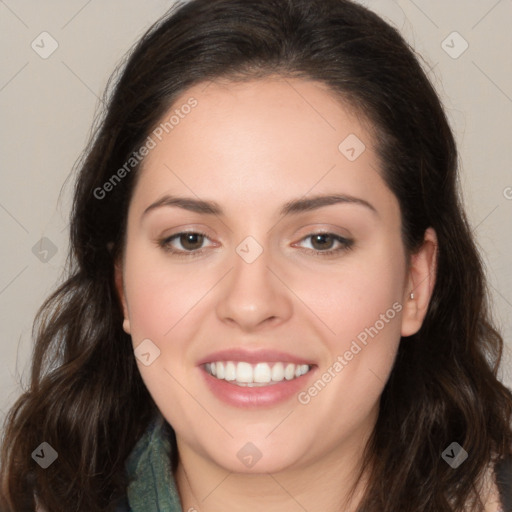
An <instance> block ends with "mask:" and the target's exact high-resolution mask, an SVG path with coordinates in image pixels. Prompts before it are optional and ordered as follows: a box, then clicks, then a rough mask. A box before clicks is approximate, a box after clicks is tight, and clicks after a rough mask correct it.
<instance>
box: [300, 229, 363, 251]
mask: <svg viewBox="0 0 512 512" xmlns="http://www.w3.org/2000/svg"><path fill="white" fill-rule="evenodd" d="M308 239H311V243H310V245H311V248H307V249H308V251H307V252H313V253H314V254H318V255H321V256H329V255H333V254H338V253H341V252H343V251H346V250H348V249H350V248H351V247H352V246H353V244H354V241H353V240H350V239H348V238H344V237H342V236H340V235H336V234H335V233H311V234H309V235H307V236H306V237H304V238H303V239H302V240H301V241H304V240H308ZM333 247H335V248H333Z"/></svg>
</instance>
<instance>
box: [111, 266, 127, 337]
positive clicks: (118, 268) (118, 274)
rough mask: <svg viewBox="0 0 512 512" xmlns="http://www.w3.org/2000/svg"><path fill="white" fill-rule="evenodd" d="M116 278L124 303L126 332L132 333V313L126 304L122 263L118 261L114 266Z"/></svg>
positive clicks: (124, 328) (120, 296)
mask: <svg viewBox="0 0 512 512" xmlns="http://www.w3.org/2000/svg"><path fill="white" fill-rule="evenodd" d="M114 280H115V286H116V291H117V296H118V297H119V301H120V302H121V304H122V307H123V315H124V320H123V330H124V332H126V334H131V329H130V315H129V314H128V306H127V304H126V297H125V293H124V287H123V270H122V268H121V263H120V262H119V261H117V262H116V263H115V267H114Z"/></svg>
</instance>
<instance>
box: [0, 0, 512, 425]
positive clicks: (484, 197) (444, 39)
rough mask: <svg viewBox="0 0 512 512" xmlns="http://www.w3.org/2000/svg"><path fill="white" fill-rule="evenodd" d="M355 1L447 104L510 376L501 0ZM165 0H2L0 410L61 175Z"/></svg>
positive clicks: (63, 226)
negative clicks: (415, 55)
mask: <svg viewBox="0 0 512 512" xmlns="http://www.w3.org/2000/svg"><path fill="white" fill-rule="evenodd" d="M361 3H363V4H364V5H366V6H368V7H369V8H371V9H373V10H375V11H376V12H377V13H378V14H380V15H382V16H383V17H385V18H386V19H387V20H388V21H390V22H391V23H393V24H394V25H395V26H396V27H397V28H398V29H399V30H400V31H401V32H402V33H403V35H404V36H405V38H406V39H407V40H408V42H409V43H410V44H411V45H412V46H413V47H414V48H415V49H416V50H417V51H418V52H419V53H420V54H421V56H422V57H423V60H422V65H423V67H424V69H425V70H426V71H427V72H428V76H429V77H430V79H431V80H432V82H433V84H434V86H435V87H436V89H437V90H438V92H439V94H440V96H441V99H442V101H443V104H444V106H445V109H446V112H447V115H448V117H449V120H450V123H451V126H452V128H453V130H454V132H455V135H456V138H457V141H458V147H459V152H460V174H461V183H462V186H463V194H464V201H465V204H466V208H467V213H468V217H469V220H470V222H471V225H472V228H473V230H474V234H475V237H476V240H477V242H478V244H479V246H480V248H481V251H482V257H483V259H484V262H485V265H486V271H487V275H488V279H489V286H490V290H491V292H492V295H491V299H492V305H493V312H494V317H495V320H496V323H497V325H498V326H499V327H500V329H501V331H502V334H503V336H504V338H505V341H506V351H505V356H504V361H503V366H502V373H501V379H502V380H503V381H504V382H505V383H506V385H508V386H509V387H512V357H511V352H512V322H511V318H512V270H511V253H512V229H511V228H512V220H511V219H512V143H511V140H512V139H511V136H512V69H511V68H512V61H511V57H510V56H511V55H512V31H511V30H510V20H511V19H512V1H511V0H396V1H395V0H361ZM171 5H172V2H170V1H162V0H146V1H144V2H142V1H139V2H137V1H135V0H102V1H100V0H88V1H87V0H59V1H57V0H46V1H45V2H37V1H35V0H32V1H30V0H0V37H1V49H2V50H1V55H2V57H1V66H0V119H1V147H0V163H1V171H0V172H1V186H0V229H1V234H2V237H1V246H0V247H1V249H0V250H1V266H0V311H1V313H0V314H1V317H0V333H1V335H0V350H1V359H0V360H1V373H0V420H3V417H4V415H5V413H6V412H7V410H8V408H9V407H10V406H11V405H12V403H13V402H14V400H15V399H16V398H17V397H18V396H19V394H20V392H21V389H22V387H21V386H22V384H26V383H27V382H28V376H29V369H30V366H29V365H30V357H31V350H32V339H31V328H32V322H33V320H34V315H35V313H36V310H37V308H38V307H39V306H40V304H41V303H42V302H43V300H44V299H45V298H46V297H47V295H48V294H49V293H50V292H51V291H52V290H53V289H54V287H55V285H56V284H57V282H58V280H59V279H60V277H61V272H62V269H63V266H64V262H65V260H66V255H67V249H68V231H67V230H68V216H69V207H70V201H71V192H72V189H73V179H72V178H73V176H72V175H71V178H70V179H69V180H68V181H67V183H66V185H65V186H64V183H65V180H66V178H68V176H69V175H70V173H72V168H73V164H74V163H75V161H76V159H77V158H78V156H79V155H80V153H81V151H82V150H83V148H84V147H85V144H86V142H87V140H88V137H89V133H90V130H91V126H92V122H93V119H94V115H95V112H96V111H97V110H98V107H99V105H100V100H99V98H100V97H101V95H102V93H103V90H104V88H105V86H106V83H107V80H108V78H109V76H110V74H111V73H112V71H113V70H114V68H115V66H116V64H117V63H118V62H119V61H120V59H121V58H122V57H123V55H124V54H125V53H126V52H127V51H128V50H129V49H130V48H131V46H132V45H133V44H134V43H135V41H136V40H137V39H138V38H139V37H140V36H141V35H142V34H143V33H144V31H145V30H146V29H147V28H148V27H149V26H150V25H151V24H152V23H153V22H154V21H156V20H157V19H158V18H159V17H160V16H161V15H162V14H164V13H165V12H166V11H167V10H168V9H169V8H170V7H171Z"/></svg>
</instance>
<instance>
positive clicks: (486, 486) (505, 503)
mask: <svg viewBox="0 0 512 512" xmlns="http://www.w3.org/2000/svg"><path fill="white" fill-rule="evenodd" d="M511 482H512V458H508V459H505V460H503V461H501V462H498V463H497V464H496V465H495V466H489V467H488V469H487V470H486V472H485V475H484V478H483V480H482V485H481V487H480V489H481V492H480V499H481V500H482V503H483V504H484V505H485V508H484V512H505V511H507V510H510V507H511V503H510V501H512V496H511V492H512V489H511Z"/></svg>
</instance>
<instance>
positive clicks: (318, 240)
mask: <svg viewBox="0 0 512 512" xmlns="http://www.w3.org/2000/svg"><path fill="white" fill-rule="evenodd" d="M335 241H336V240H335V239H334V238H333V237H332V236H331V235H329V234H327V233H318V234H316V235H312V236H311V245H312V246H313V249H316V250H319V251H321V250H325V249H332V247H333V244H334V242H335Z"/></svg>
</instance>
